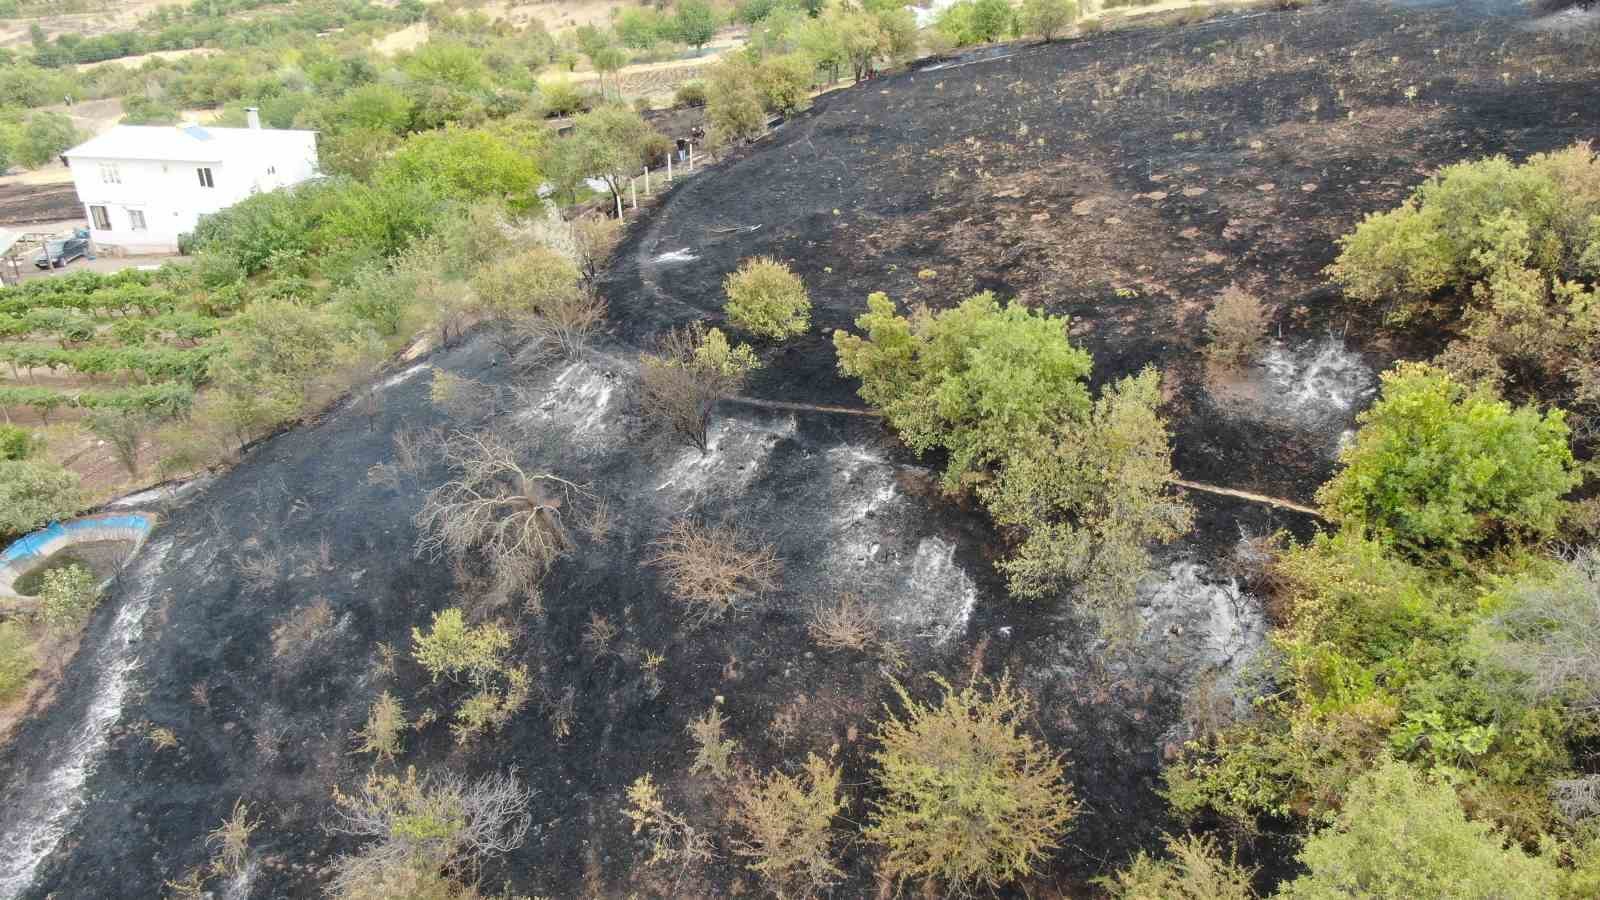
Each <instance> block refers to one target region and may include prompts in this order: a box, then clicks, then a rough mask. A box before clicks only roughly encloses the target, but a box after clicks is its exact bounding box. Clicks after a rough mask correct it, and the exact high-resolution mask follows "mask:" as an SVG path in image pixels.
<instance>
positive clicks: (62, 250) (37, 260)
mask: <svg viewBox="0 0 1600 900" xmlns="http://www.w3.org/2000/svg"><path fill="white" fill-rule="evenodd" d="M88 255H89V230H88V229H87V228H79V229H78V230H77V231H74V232H73V233H72V236H71V237H64V238H50V239H49V240H47V241H45V244H44V247H42V248H41V249H40V250H39V253H38V254H37V255H36V256H34V258H33V264H34V265H36V266H38V267H39V268H41V269H48V268H50V267H51V266H52V265H54V266H55V268H57V269H59V268H61V267H63V266H65V265H66V264H67V263H69V262H72V261H73V260H75V259H82V258H83V257H86V256H88Z"/></svg>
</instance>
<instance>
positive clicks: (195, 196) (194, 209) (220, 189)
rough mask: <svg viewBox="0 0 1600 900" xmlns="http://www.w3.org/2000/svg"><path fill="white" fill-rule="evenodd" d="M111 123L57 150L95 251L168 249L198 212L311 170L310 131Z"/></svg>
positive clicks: (256, 120)
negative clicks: (84, 139) (94, 134)
mask: <svg viewBox="0 0 1600 900" xmlns="http://www.w3.org/2000/svg"><path fill="white" fill-rule="evenodd" d="M248 115H249V122H250V126H249V127H248V128H211V127H208V126H202V125H176V126H141V125H118V126H117V127H115V128H113V129H111V130H110V131H108V132H106V133H105V134H102V135H100V136H99V137H96V138H94V139H92V140H89V141H87V142H85V143H82V144H79V145H78V146H76V147H73V148H72V149H71V150H68V151H67V152H66V153H63V154H62V157H63V158H64V159H65V160H66V162H67V165H68V167H69V168H71V170H72V181H73V184H74V185H75V186H76V187H77V189H78V199H79V200H80V201H82V202H83V206H84V215H85V216H86V217H87V218H88V220H89V233H90V237H91V238H93V240H94V244H95V247H96V248H97V249H98V250H99V251H100V252H103V253H113V254H115V253H126V254H133V253H172V252H176V251H177V249H178V236H179V235H182V234H186V233H188V232H191V231H193V230H194V227H195V224H196V223H197V222H199V221H200V217H201V216H203V215H205V214H207V213H214V212H217V211H219V210H223V209H227V208H228V207H230V206H232V205H233V204H235V203H238V202H239V201H240V200H243V199H244V198H246V197H248V196H250V195H251V194H255V193H259V192H261V191H270V190H274V189H277V188H281V187H287V186H289V185H292V184H298V183H300V182H302V181H305V180H306V179H308V178H312V177H314V176H315V175H316V174H317V133H316V132H314V131H290V130H283V129H276V128H262V127H261V120H260V117H259V116H258V115H257V114H256V111H255V110H250V111H249V113H248Z"/></svg>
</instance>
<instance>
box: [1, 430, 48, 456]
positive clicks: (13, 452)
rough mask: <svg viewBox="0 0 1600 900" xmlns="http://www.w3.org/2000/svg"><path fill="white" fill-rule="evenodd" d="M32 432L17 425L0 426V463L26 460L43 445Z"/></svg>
mask: <svg viewBox="0 0 1600 900" xmlns="http://www.w3.org/2000/svg"><path fill="white" fill-rule="evenodd" d="M43 443H44V442H43V441H40V440H38V439H36V438H34V436H33V432H31V431H29V430H28V429H26V428H23V427H21V426H18V425H0V462H4V461H7V460H18V459H27V458H28V457H30V456H33V455H34V454H35V453H37V452H39V448H40V447H41V446H42V445H43Z"/></svg>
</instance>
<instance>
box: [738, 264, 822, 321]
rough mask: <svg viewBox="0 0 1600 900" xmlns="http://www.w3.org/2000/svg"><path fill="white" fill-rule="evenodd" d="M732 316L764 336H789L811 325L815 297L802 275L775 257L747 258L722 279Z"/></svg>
mask: <svg viewBox="0 0 1600 900" xmlns="http://www.w3.org/2000/svg"><path fill="white" fill-rule="evenodd" d="M722 289H723V291H724V293H726V294H727V297H728V302H727V305H726V306H725V307H724V309H725V311H726V312H727V314H728V318H729V320H731V321H732V322H733V323H734V324H735V325H738V326H739V327H740V328H743V329H745V330H746V331H750V332H753V333H755V334H759V335H761V336H762V337H769V338H774V339H776V340H780V341H781V340H785V339H787V338H791V337H797V336H799V335H802V334H805V333H806V330H807V329H808V328H810V327H811V298H810V297H809V296H808V295H807V294H806V286H805V285H804V284H802V283H801V281H800V276H798V275H796V274H794V272H793V271H791V270H790V269H789V267H788V266H787V265H785V264H783V263H781V262H778V261H777V260H775V259H769V258H767V257H765V256H761V257H756V258H755V259H747V260H745V261H744V262H743V263H741V264H740V266H739V269H738V271H736V272H731V273H729V275H728V277H727V278H726V279H724V280H723V282H722Z"/></svg>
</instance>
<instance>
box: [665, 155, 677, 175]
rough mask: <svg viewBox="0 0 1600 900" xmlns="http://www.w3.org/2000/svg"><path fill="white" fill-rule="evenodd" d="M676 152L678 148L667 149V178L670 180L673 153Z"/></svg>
mask: <svg viewBox="0 0 1600 900" xmlns="http://www.w3.org/2000/svg"><path fill="white" fill-rule="evenodd" d="M676 152H678V151H676V150H669V151H667V180H668V181H671V180H672V154H674V153H676Z"/></svg>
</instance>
